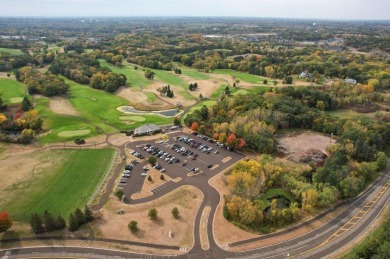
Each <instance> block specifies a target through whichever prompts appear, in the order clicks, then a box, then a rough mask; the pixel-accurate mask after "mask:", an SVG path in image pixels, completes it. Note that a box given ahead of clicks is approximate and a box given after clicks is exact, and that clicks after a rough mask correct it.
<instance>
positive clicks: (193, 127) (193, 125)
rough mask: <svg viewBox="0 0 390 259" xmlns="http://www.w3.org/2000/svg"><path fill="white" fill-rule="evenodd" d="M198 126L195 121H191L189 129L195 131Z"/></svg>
mask: <svg viewBox="0 0 390 259" xmlns="http://www.w3.org/2000/svg"><path fill="white" fill-rule="evenodd" d="M198 127H199V125H198V123H197V122H193V123H192V124H191V130H194V131H196V130H198Z"/></svg>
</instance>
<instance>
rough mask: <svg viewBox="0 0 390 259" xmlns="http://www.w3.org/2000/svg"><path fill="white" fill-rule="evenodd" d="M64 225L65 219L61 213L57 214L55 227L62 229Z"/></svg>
mask: <svg viewBox="0 0 390 259" xmlns="http://www.w3.org/2000/svg"><path fill="white" fill-rule="evenodd" d="M65 227H66V221H65V219H64V218H63V217H62V216H61V215H58V217H57V220H56V229H64V228H65Z"/></svg>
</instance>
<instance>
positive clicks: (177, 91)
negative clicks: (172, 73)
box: [143, 81, 196, 107]
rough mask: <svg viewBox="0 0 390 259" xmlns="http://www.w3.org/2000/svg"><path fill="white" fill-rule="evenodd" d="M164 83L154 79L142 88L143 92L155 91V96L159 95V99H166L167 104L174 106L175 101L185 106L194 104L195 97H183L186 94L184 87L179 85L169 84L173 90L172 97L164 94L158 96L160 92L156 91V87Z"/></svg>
mask: <svg viewBox="0 0 390 259" xmlns="http://www.w3.org/2000/svg"><path fill="white" fill-rule="evenodd" d="M165 85H166V84H165V83H161V82H157V81H155V82H154V83H153V84H151V85H149V86H148V88H147V89H144V90H143V91H145V92H150V93H155V94H156V95H157V96H159V97H160V98H161V99H163V100H164V101H166V102H167V103H168V104H171V105H174V106H176V103H180V104H181V105H183V106H185V107H187V106H191V105H194V104H195V103H196V100H195V99H191V100H188V99H186V98H184V95H187V94H186V93H185V91H184V88H183V87H181V86H175V85H170V87H171V89H172V90H173V93H174V97H173V98H169V97H166V96H160V93H159V92H158V91H157V89H158V88H160V87H164V86H165Z"/></svg>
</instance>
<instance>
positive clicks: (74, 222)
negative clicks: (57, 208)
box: [69, 213, 79, 232]
mask: <svg viewBox="0 0 390 259" xmlns="http://www.w3.org/2000/svg"><path fill="white" fill-rule="evenodd" d="M77 229H79V224H78V223H77V220H76V218H75V216H74V215H73V213H71V214H70V216H69V231H72V232H73V231H76V230H77Z"/></svg>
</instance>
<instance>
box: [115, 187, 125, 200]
mask: <svg viewBox="0 0 390 259" xmlns="http://www.w3.org/2000/svg"><path fill="white" fill-rule="evenodd" d="M114 195H115V196H116V197H118V198H119V199H121V200H122V197H123V190H122V189H118V190H116V192H115V193H114Z"/></svg>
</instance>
